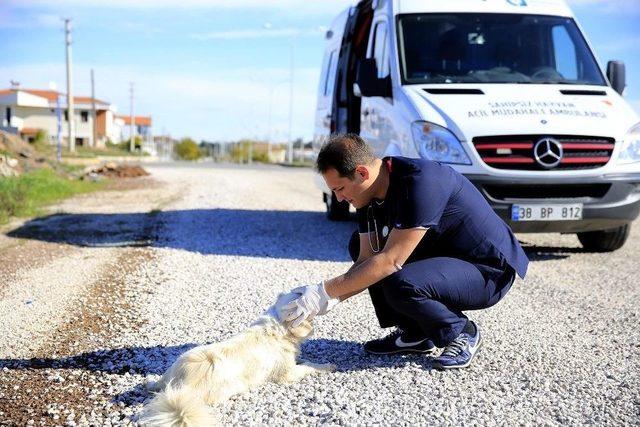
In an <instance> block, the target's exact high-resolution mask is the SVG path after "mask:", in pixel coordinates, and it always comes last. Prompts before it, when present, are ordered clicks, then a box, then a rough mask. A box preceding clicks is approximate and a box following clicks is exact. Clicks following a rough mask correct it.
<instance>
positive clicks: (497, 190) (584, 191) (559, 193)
mask: <svg viewBox="0 0 640 427" xmlns="http://www.w3.org/2000/svg"><path fill="white" fill-rule="evenodd" d="M482 188H483V189H484V191H485V192H486V193H487V194H488V195H489V197H491V198H493V199H496V200H510V199H574V198H575V199H578V198H585V197H589V198H595V199H600V198H602V197H604V195H605V194H607V191H609V188H611V184H527V185H523V184H516V185H511V184H510V185H502V184H485V185H483V186H482Z"/></svg>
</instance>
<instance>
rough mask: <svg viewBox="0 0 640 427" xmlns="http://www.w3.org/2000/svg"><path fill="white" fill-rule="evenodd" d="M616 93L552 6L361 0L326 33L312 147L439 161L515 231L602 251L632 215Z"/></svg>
mask: <svg viewBox="0 0 640 427" xmlns="http://www.w3.org/2000/svg"><path fill="white" fill-rule="evenodd" d="M624 88H625V68H624V64H623V63H621V62H619V61H610V62H609V63H608V64H607V67H606V69H605V70H603V69H602V68H601V67H600V65H599V64H598V61H597V60H596V58H595V55H594V53H593V50H592V49H591V48H590V46H589V43H588V42H587V40H586V38H585V36H584V34H583V32H582V31H581V29H580V26H579V25H578V23H577V22H576V20H575V18H574V16H573V14H572V12H571V10H570V9H569V7H568V6H567V5H566V4H565V3H564V2H563V1H561V0H451V1H442V0H377V1H375V0H374V1H371V0H364V1H360V2H359V3H358V4H357V5H355V6H353V7H350V8H348V9H347V10H345V11H344V12H342V13H341V14H340V15H339V16H338V17H336V18H335V20H334V21H333V23H332V24H331V28H330V29H329V30H328V31H327V33H326V49H325V54H324V61H323V65H322V74H321V78H320V84H319V88H318V102H317V109H316V120H315V137H314V141H315V145H316V147H319V146H320V145H321V144H322V142H323V141H325V140H326V138H327V136H329V135H330V134H332V133H345V132H354V133H357V134H359V135H361V136H362V137H363V138H364V139H365V140H366V141H367V142H368V143H369V144H370V145H371V146H372V147H373V148H374V150H375V152H376V154H377V155H379V156H386V155H392V156H407V157H423V158H426V159H431V160H435V161H439V162H442V163H447V164H449V165H451V166H452V167H453V168H455V169H456V170H457V171H459V172H460V173H462V174H463V175H465V176H466V177H467V178H468V179H469V180H470V181H471V182H472V183H473V184H474V185H475V186H476V187H477V188H478V189H479V190H480V191H481V193H482V194H483V195H484V197H485V198H486V199H487V201H488V202H489V203H490V205H491V206H492V207H493V209H494V210H495V211H496V212H497V213H498V215H499V216H500V217H501V218H503V219H504V220H505V221H506V222H507V223H508V224H509V225H510V226H511V228H512V229H513V230H514V231H515V232H561V233H577V235H578V238H579V240H580V242H581V243H582V244H583V246H584V247H585V248H586V249H587V250H593V251H612V250H615V249H618V248H620V247H621V246H622V245H623V244H624V242H625V241H626V239H627V237H628V236H629V228H630V224H631V222H632V221H633V220H634V219H635V218H636V217H637V216H638V213H639V210H640V123H639V118H638V115H637V114H636V113H635V112H634V111H633V110H632V108H631V107H630V105H629V104H628V103H627V102H626V101H625V100H624V99H623V97H622V95H623V92H624ZM317 181H318V185H319V187H320V188H321V189H322V192H323V199H324V202H325V203H326V206H327V212H328V216H329V218H331V219H334V220H341V219H346V218H347V217H348V215H349V205H348V204H346V203H344V202H343V203H338V201H337V200H336V198H335V195H333V194H332V193H331V191H330V190H329V189H328V188H327V187H326V185H325V184H324V180H323V179H322V178H321V177H320V176H318V177H317Z"/></svg>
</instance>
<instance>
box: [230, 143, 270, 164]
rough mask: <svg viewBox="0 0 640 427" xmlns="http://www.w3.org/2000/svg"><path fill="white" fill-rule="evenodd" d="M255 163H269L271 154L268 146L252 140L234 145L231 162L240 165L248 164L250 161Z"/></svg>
mask: <svg viewBox="0 0 640 427" xmlns="http://www.w3.org/2000/svg"><path fill="white" fill-rule="evenodd" d="M249 151H251V160H252V161H254V162H261V163H269V153H268V146H267V144H265V143H263V142H260V141H253V140H251V139H241V140H240V141H238V142H236V143H234V144H233V146H232V148H231V160H232V161H234V162H238V163H246V162H247V160H249Z"/></svg>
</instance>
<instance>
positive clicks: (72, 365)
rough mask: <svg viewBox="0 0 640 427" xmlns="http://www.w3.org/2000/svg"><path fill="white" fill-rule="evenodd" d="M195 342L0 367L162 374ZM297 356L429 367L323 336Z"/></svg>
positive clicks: (122, 398)
mask: <svg viewBox="0 0 640 427" xmlns="http://www.w3.org/2000/svg"><path fill="white" fill-rule="evenodd" d="M196 345H198V344H193V343H189V344H183V345H176V346H152V347H125V348H116V349H104V350H96V351H92V352H85V353H81V354H78V355H75V356H66V357H59V358H33V359H0V370H3V369H4V368H7V369H9V370H39V369H48V370H49V369H82V370H86V371H91V372H104V373H108V374H112V375H125V374H127V373H130V374H138V375H150V374H153V375H162V374H163V373H164V372H165V371H166V370H167V369H168V368H169V366H171V364H172V363H173V362H174V361H175V360H176V359H177V358H178V357H179V356H180V355H181V354H182V353H184V352H186V351H187V350H190V349H192V348H193V347H195V346H196ZM300 359H301V360H304V361H309V362H315V363H333V364H334V365H336V366H337V369H338V371H339V372H349V371H360V370H369V369H375V368H388V367H402V366H405V365H407V364H408V363H416V364H418V365H420V366H422V367H423V368H424V369H426V370H430V369H432V366H431V363H430V361H429V358H428V357H425V356H422V355H409V356H398V355H388V356H372V355H368V354H367V353H365V352H364V351H363V350H362V345H361V343H357V342H353V341H340V340H331V339H324V338H321V339H311V340H308V341H306V342H305V343H303V344H302V348H301V355H300ZM326 375H331V374H329V373H327V374H326ZM149 397H151V393H150V392H149V391H147V389H146V385H145V384H144V382H143V383H140V384H137V385H136V386H134V387H132V388H131V389H129V390H127V391H125V392H123V393H121V394H118V395H116V396H114V397H113V399H112V401H114V402H123V403H124V404H125V405H127V406H131V405H134V404H136V403H138V402H142V401H143V400H145V399H147V398H149Z"/></svg>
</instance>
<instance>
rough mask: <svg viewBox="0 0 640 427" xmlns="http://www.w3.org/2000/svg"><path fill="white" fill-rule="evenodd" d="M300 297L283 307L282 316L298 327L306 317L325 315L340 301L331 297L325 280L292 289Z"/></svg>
mask: <svg viewBox="0 0 640 427" xmlns="http://www.w3.org/2000/svg"><path fill="white" fill-rule="evenodd" d="M291 293H297V294H300V297H299V298H297V299H295V300H293V301H291V302H290V303H289V304H287V305H285V306H284V307H282V317H283V318H284V320H286V321H288V322H291V326H292V327H294V328H295V327H298V326H299V325H300V324H301V323H302V322H303V321H304V320H305V319H309V320H311V319H313V318H314V317H315V316H317V315H324V314H327V313H328V312H329V310H331V309H332V308H333V307H335V306H336V304H338V303H339V302H340V300H339V299H337V298H331V297H330V296H329V295H328V294H327V291H326V290H325V288H324V282H320V283H318V284H315V285H307V286H300V287H299V288H295V289H292V290H291Z"/></svg>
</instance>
